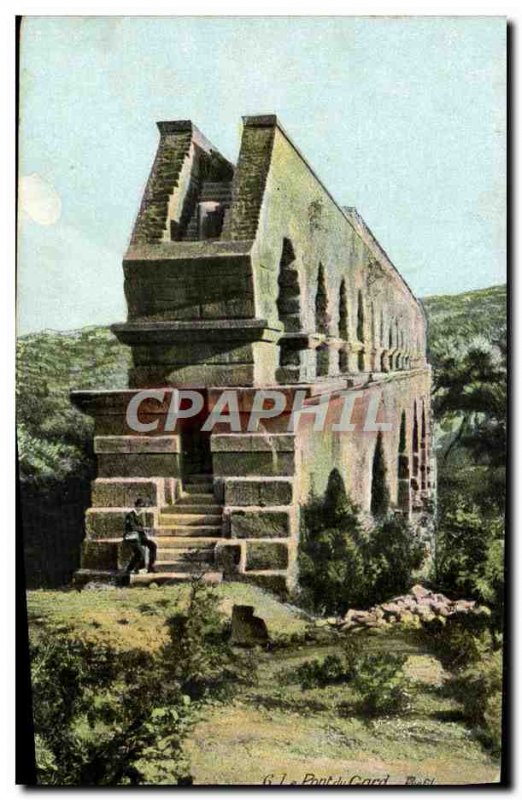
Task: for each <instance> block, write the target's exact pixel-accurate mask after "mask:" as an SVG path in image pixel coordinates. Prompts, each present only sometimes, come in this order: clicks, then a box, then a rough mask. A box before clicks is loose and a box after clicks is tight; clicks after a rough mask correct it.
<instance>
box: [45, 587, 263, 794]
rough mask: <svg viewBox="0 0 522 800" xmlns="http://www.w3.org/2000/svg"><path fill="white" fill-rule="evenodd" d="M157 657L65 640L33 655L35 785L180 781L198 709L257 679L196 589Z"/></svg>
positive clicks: (210, 601)
mask: <svg viewBox="0 0 522 800" xmlns="http://www.w3.org/2000/svg"><path fill="white" fill-rule="evenodd" d="M169 631H170V637H169V641H168V642H167V644H165V645H164V646H163V647H162V648H161V649H159V650H158V651H156V652H150V651H143V650H139V649H136V650H134V651H126V652H122V651H119V652H117V651H116V650H114V649H113V648H112V647H110V646H107V645H103V644H101V643H98V644H96V645H95V646H93V645H92V644H88V643H86V642H85V641H80V640H78V639H75V638H74V637H73V636H71V635H70V634H68V633H67V632H65V633H63V634H62V635H54V636H53V637H52V639H44V638H42V639H41V640H40V641H39V642H38V643H37V644H36V645H35V646H34V647H33V649H32V653H31V660H32V685H33V707H34V709H33V710H34V727H35V740H36V751H37V772H38V782H39V783H41V784H46V785H69V786H111V785H136V784H143V783H172V782H175V781H176V779H178V780H183V779H184V778H185V777H186V775H187V772H188V765H187V764H186V763H185V760H184V756H183V741H184V738H185V737H186V735H187V733H188V731H189V730H190V726H191V724H192V722H193V720H194V714H195V711H196V709H197V708H198V707H199V705H200V704H201V703H202V702H205V700H207V699H209V698H211V697H216V696H220V697H222V696H224V695H226V694H227V693H228V692H231V691H232V690H233V688H235V687H236V686H238V685H239V684H241V683H242V682H245V681H246V680H247V677H251V676H252V675H253V674H254V668H253V664H252V663H250V661H249V660H248V663H247V659H246V657H245V656H242V655H238V654H236V653H233V652H232V649H231V648H230V646H229V645H228V643H227V641H226V639H225V638H224V635H223V630H222V627H221V620H220V618H219V617H218V616H217V611H216V599H215V597H214V595H213V593H212V590H210V589H208V588H206V587H203V586H202V585H201V584H199V583H198V582H197V581H195V582H194V584H193V586H192V591H191V594H190V598H189V602H188V606H187V609H186V612H185V614H183V615H177V616H176V617H175V618H172V619H171V620H169Z"/></svg>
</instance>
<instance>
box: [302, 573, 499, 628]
mask: <svg viewBox="0 0 522 800" xmlns="http://www.w3.org/2000/svg"><path fill="white" fill-rule="evenodd" d="M471 613H473V614H477V615H487V614H489V609H487V608H486V607H485V606H480V605H479V604H478V603H477V602H476V601H475V600H450V599H449V598H448V597H446V596H445V595H443V594H440V593H439V592H432V591H430V590H429V589H426V588H425V587H424V586H421V585H420V584H417V585H416V586H413V587H412V588H411V589H410V591H409V592H408V593H407V594H404V595H399V596H398V597H393V598H392V599H391V600H388V601H387V602H385V603H381V604H379V605H375V606H372V608H370V609H368V610H367V611H365V610H362V609H357V608H350V609H349V610H348V611H347V612H346V614H345V615H344V617H343V618H333V617H328V619H326V620H318V621H317V623H316V625H325V624H326V625H330V626H332V627H335V628H336V629H337V630H340V631H343V632H348V631H350V632H357V631H359V630H363V629H374V628H381V629H385V628H389V627H391V626H393V625H397V624H409V625H414V626H418V625H420V624H421V623H423V622H430V621H431V620H433V619H436V618H439V619H447V618H450V617H456V616H459V615H461V614H464V615H465V614H471Z"/></svg>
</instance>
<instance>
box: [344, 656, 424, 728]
mask: <svg viewBox="0 0 522 800" xmlns="http://www.w3.org/2000/svg"><path fill="white" fill-rule="evenodd" d="M405 662H406V656H404V655H393V654H390V653H376V654H369V655H366V656H364V657H362V658H361V659H360V660H359V661H358V664H357V669H356V671H355V675H354V678H353V687H354V689H356V690H357V692H358V693H359V695H360V698H361V700H360V709H361V711H362V712H363V713H364V714H366V715H369V716H378V715H388V714H397V713H399V712H401V711H406V710H407V709H408V707H409V705H410V700H411V686H410V682H409V680H408V679H407V678H406V676H405V675H404V672H403V669H402V668H403V666H404V663H405Z"/></svg>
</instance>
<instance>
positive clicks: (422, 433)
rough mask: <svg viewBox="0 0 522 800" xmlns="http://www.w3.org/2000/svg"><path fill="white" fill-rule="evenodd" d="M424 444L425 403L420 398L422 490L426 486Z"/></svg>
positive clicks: (425, 450) (426, 459) (426, 468)
mask: <svg viewBox="0 0 522 800" xmlns="http://www.w3.org/2000/svg"><path fill="white" fill-rule="evenodd" d="M426 444H427V443H426V405H425V403H424V400H422V411H421V440H420V480H421V489H422V490H426V489H427V487H428V474H427V472H428V463H427V462H428V458H427V446H426Z"/></svg>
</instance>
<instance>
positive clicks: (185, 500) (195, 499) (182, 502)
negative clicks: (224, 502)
mask: <svg viewBox="0 0 522 800" xmlns="http://www.w3.org/2000/svg"><path fill="white" fill-rule="evenodd" d="M192 505H197V506H206V507H210V506H217V505H218V503H216V498H215V497H214V495H213V494H211V493H210V492H209V493H208V494H207V493H206V494H199V493H197V492H195V493H194V494H186V495H182V496H181V497H178V499H177V500H176V508H178V507H180V506H192ZM220 507H221V508H222V506H220Z"/></svg>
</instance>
